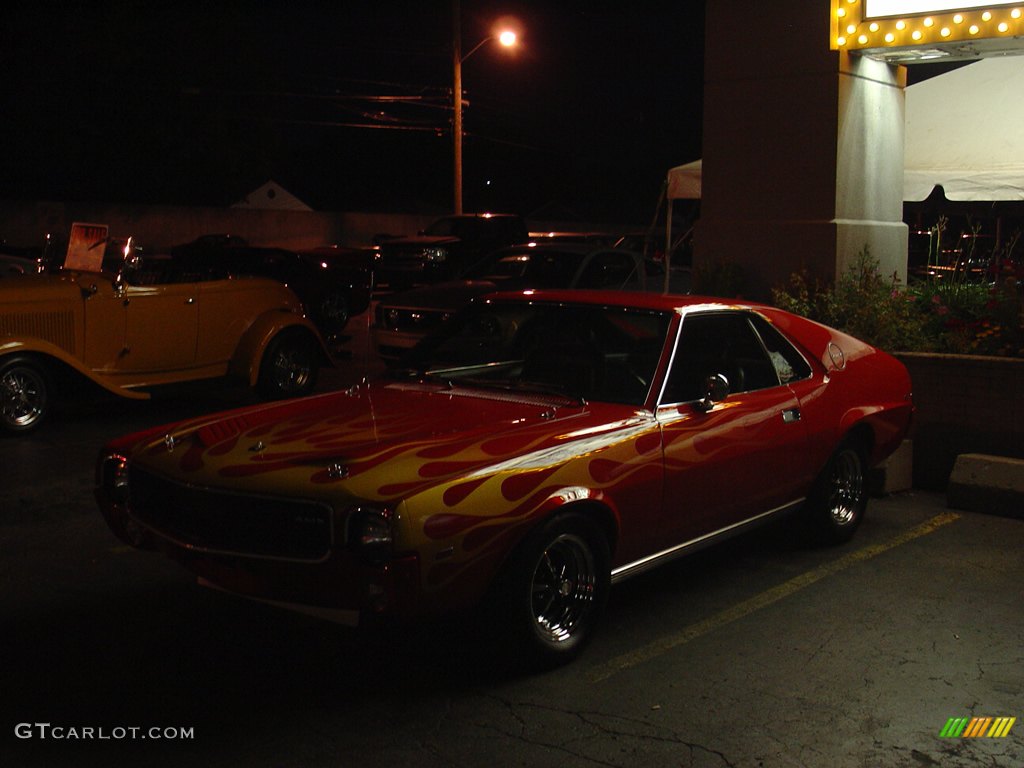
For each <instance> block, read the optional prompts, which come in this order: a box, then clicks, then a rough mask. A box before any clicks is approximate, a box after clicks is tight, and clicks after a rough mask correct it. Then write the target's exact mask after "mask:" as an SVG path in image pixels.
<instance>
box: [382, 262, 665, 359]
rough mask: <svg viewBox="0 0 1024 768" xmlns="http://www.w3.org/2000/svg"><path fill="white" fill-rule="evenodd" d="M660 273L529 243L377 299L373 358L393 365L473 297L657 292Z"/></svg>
mask: <svg viewBox="0 0 1024 768" xmlns="http://www.w3.org/2000/svg"><path fill="white" fill-rule="evenodd" d="M662 283H663V279H662V277H661V268H660V266H658V265H657V264H654V263H653V262H650V261H646V260H644V259H643V258H641V257H640V255H639V254H636V253H633V252H631V251H626V250H621V249H612V248H607V247H605V248H601V247H599V248H596V249H595V248H594V246H592V245H589V244H586V243H540V244H538V243H529V244H527V245H516V246H512V247H510V248H503V249H501V250H499V251H495V252H493V253H491V254H489V255H488V256H485V257H484V258H483V259H481V260H480V261H479V262H477V263H476V264H474V265H473V266H472V267H470V268H469V269H467V270H466V271H465V272H464V273H463V274H462V275H461V278H460V279H459V280H449V281H445V282H442V283H437V284H436V285H428V286H423V287H420V288H412V289H410V290H407V291H401V292H399V293H394V294H391V295H390V296H385V297H383V298H381V299H380V300H379V301H378V302H377V305H376V307H375V309H374V324H373V329H372V332H373V338H374V344H375V346H376V348H377V353H378V354H379V355H380V356H381V357H383V358H384V359H385V360H390V361H394V360H397V359H398V358H399V357H400V356H401V355H402V354H403V353H405V352H406V351H408V350H409V349H411V348H412V347H413V346H415V345H416V343H417V342H418V341H419V340H420V339H422V338H423V337H424V336H426V335H427V334H428V333H430V332H431V331H433V330H435V329H436V328H437V327H438V326H440V325H441V323H443V322H445V321H446V320H447V319H448V318H450V317H451V316H452V315H453V314H454V313H455V312H456V311H458V310H459V309H461V308H462V307H464V306H465V305H466V304H467V303H469V300H470V299H472V298H474V297H475V296H481V295H483V294H485V293H490V292H491V291H494V290H499V289H500V290H517V289H522V288H606V289H617V290H648V289H650V290H661V288H662Z"/></svg>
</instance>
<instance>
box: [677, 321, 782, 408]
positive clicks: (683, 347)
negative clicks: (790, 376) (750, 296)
mask: <svg viewBox="0 0 1024 768" xmlns="http://www.w3.org/2000/svg"><path fill="white" fill-rule="evenodd" d="M715 374H721V375H722V376H724V377H725V378H726V379H727V380H728V381H729V392H730V393H735V392H751V391H754V390H758V389H767V388H768V387H777V386H779V382H780V380H779V376H778V374H777V373H776V368H775V366H774V365H773V364H772V362H771V359H770V358H769V356H768V352H767V351H766V350H765V348H764V345H763V344H762V343H761V339H760V338H759V337H758V335H757V334H756V333H755V332H754V329H753V327H751V325H750V320H749V319H748V317H747V315H746V314H745V313H739V312H718V313H708V314H697V315H690V316H688V317H686V318H684V320H683V327H682V331H681V332H680V334H679V341H678V343H677V345H676V353H675V358H674V359H673V362H672V370H671V371H670V372H669V375H668V381H667V382H666V384H665V394H664V396H663V397H662V402H664V403H685V402H690V401H693V400H699V399H700V398H702V397H704V395H705V394H706V387H707V380H708V378H709V377H711V376H714V375H715Z"/></svg>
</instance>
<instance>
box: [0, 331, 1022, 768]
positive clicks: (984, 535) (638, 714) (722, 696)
mask: <svg viewBox="0 0 1024 768" xmlns="http://www.w3.org/2000/svg"><path fill="white" fill-rule="evenodd" d="M354 343H355V344H356V345H357V346H358V348H354V349H353V350H352V354H351V357H350V358H349V359H347V360H345V361H343V363H342V365H341V366H339V368H338V369H336V370H334V371H331V372H329V373H328V374H327V375H326V376H325V377H324V379H323V380H322V382H321V387H322V388H329V387H337V386H344V385H346V384H347V383H348V382H349V381H350V379H353V378H355V379H358V378H359V377H360V376H361V375H363V373H366V372H372V369H373V368H374V363H373V361H372V360H369V359H366V358H364V354H365V350H366V348H365V346H361V342H360V341H354ZM236 397H238V393H237V392H232V391H230V390H226V389H216V388H214V389H212V390H196V389H188V388H186V389H185V390H183V391H179V392H175V393H170V394H167V395H164V396H162V397H161V398H160V399H158V401H156V402H151V403H134V402H133V403H121V402H119V401H113V402H104V403H98V404H96V405H95V406H90V407H89V408H88V409H82V410H80V411H76V412H74V413H69V414H64V416H65V418H64V419H63V420H61V421H59V422H55V423H52V424H50V425H48V427H47V428H46V429H45V430H43V431H41V432H40V433H38V434H36V435H32V436H29V437H26V438H23V439H17V440H4V441H2V442H0V459H2V460H0V466H2V467H3V468H4V472H5V474H6V477H5V482H4V483H3V485H2V488H0V542H2V551H3V557H2V558H0V583H2V585H3V588H2V590H0V615H2V616H3V632H2V633H0V652H2V659H3V665H2V668H0V691H2V694H0V702H2V703H0V711H2V717H0V727H2V728H3V730H4V735H3V738H2V739H0V744H2V747H0V764H3V765H5V766H7V765H11V766H91V765H97V766H98V765H112V764H113V765H147V766H180V765H183V764H192V765H197V766H207V765H209V766H235V765H237V766H296V767H299V766H328V765H330V766H360V768H363V767H364V766H369V767H372V766H398V765H402V766H425V767H428V768H432V767H433V766H437V767H438V768H440V767H441V766H480V765H490V766H749V767H751V768H762V767H766V768H767V767H770V766H915V767H917V766H943V767H944V768H945V767H946V766H976V765H985V766H1016V765H1021V764H1022V763H1024V724H1022V723H1021V722H1016V723H1015V724H1013V725H1012V726H1010V728H1009V731H1008V732H1007V733H1006V734H1005V735H992V736H989V735H981V736H978V737H967V736H964V735H960V736H949V735H945V736H944V735H940V734H941V732H942V731H943V729H944V728H945V727H946V726H947V724H948V723H949V722H950V720H951V719H953V718H983V717H989V718H993V721H992V722H993V723H994V722H995V719H996V718H1014V717H1016V718H1019V719H1022V720H1024V664H1022V662H1024V658H1022V657H1024V650H1022V643H1021V636H1022V635H1021V628H1022V622H1021V618H1020V616H1021V613H1020V612H1021V606H1022V605H1024V564H1022V560H1021V556H1020V553H1021V551H1022V550H1024V521H1022V520H1019V519H1008V518H1000V517H994V516H990V515H984V514H974V513H965V512H957V511H954V510H950V509H948V508H947V507H946V504H945V498H944V497H943V496H941V495H936V494H928V493H919V492H906V493H900V494H896V495H892V496H888V497H885V498H878V499H874V500H873V501H872V503H871V505H870V507H869V513H868V518H867V519H866V521H865V523H864V525H863V526H862V528H861V530H860V531H859V533H858V536H857V537H856V538H855V539H854V540H853V541H852V542H851V543H849V544H848V545H844V546H842V547H839V548H833V549H807V548H803V547H802V546H800V545H797V544H795V543H794V541H793V538H792V537H791V536H790V530H789V529H788V528H787V527H786V526H785V525H783V524H779V525H776V526H773V527H771V528H767V529H763V530H761V531H758V532H755V533H752V534H749V535H747V536H744V537H742V538H739V539H735V540H733V541H731V542H727V543H726V544H724V545H721V546H719V547H716V548H714V549H710V550H706V551H704V552H702V553H700V554H698V555H695V556H693V557H691V558H689V559H687V560H684V561H680V562H677V563H675V564H672V565H670V566H667V567H665V568H662V569H661V570H658V571H654V572H651V573H648V574H645V575H643V576H640V577H637V578H635V579H633V580H631V581H628V582H626V583H624V584H622V585H620V586H618V587H616V588H615V589H614V590H613V593H612V599H611V604H610V606H609V610H608V613H607V615H606V620H605V624H604V626H603V627H602V630H601V632H600V633H599V634H598V636H597V637H596V638H595V640H594V642H593V643H592V645H591V646H590V647H589V648H588V649H587V650H586V652H585V654H584V655H583V656H582V657H581V658H580V659H578V660H577V662H575V663H574V664H572V665H570V666H567V667H564V668H562V669H558V670H555V671H552V672H548V673H545V674H539V675H522V674H513V673H509V672H508V671H507V670H506V669H504V668H503V666H502V665H501V664H498V663H496V662H497V661H498V660H496V659H495V658H494V657H493V652H492V650H491V649H490V648H488V647H486V646H484V645H482V644H480V643H479V642H477V635H476V633H475V631H474V629H475V628H474V626H473V623H472V619H471V618H462V619H452V620H448V621H444V622H437V623H435V624H430V625H426V626H422V627H417V628H415V629H413V630H406V631H402V632H382V633H375V634H372V635H364V634H361V633H358V632H353V631H351V630H347V629H343V628H339V627H335V626H333V625H328V624H324V623H321V622H319V621H317V620H314V619H310V618H306V617H302V616H298V615H294V614H291V613H284V612H279V611H277V610H275V609H272V608H268V607H265V606H261V605H258V604H254V603H250V602H246V601H243V600H240V599H237V598H234V597H232V596H230V595H224V594H220V593H215V592H211V591H208V590H203V589H202V588H200V587H198V586H196V585H195V583H194V582H193V581H192V580H191V579H190V578H189V576H188V574H186V573H185V572H183V571H181V570H180V569H179V568H177V567H176V566H175V565H174V564H172V563H170V562H169V561H165V560H163V559H161V558H159V557H155V556H153V555H151V554H148V553H142V552H136V551H134V550H131V549H129V548H126V547H124V546H122V545H121V544H120V542H119V541H117V540H116V539H114V537H113V536H112V534H110V533H109V531H108V530H107V528H106V526H105V525H104V523H103V521H102V520H101V519H100V516H99V514H98V512H97V511H96V508H95V504H94V503H93V501H92V498H91V487H92V472H93V467H92V462H93V460H94V457H95V454H96V451H97V449H98V447H99V445H100V444H101V443H102V442H103V440H105V439H106V438H107V437H110V436H112V435H116V434H121V433H123V432H127V431H130V430H132V429H138V428H141V427H144V426H147V425H149V424H156V423H160V422H162V421H166V420H168V419H173V418H178V417H181V416H184V415H188V414H189V413H192V412H198V411H203V410H211V409H214V408H219V407H227V406H228V405H230V404H233V399H234V398H236ZM1003 722H1008V721H1003ZM990 731H991V728H988V730H987V731H985V734H987V733H988V732H990Z"/></svg>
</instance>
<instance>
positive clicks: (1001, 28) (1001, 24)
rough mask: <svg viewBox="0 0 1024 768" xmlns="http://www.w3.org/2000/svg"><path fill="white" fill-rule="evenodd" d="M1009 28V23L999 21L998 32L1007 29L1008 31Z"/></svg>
mask: <svg viewBox="0 0 1024 768" xmlns="http://www.w3.org/2000/svg"><path fill="white" fill-rule="evenodd" d="M1009 29H1010V25H1009V24H1007V23H1006V22H1005V21H1002V22H1000V23H999V31H1000V32H1007V31H1009Z"/></svg>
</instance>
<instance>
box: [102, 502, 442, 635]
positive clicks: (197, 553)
mask: <svg viewBox="0 0 1024 768" xmlns="http://www.w3.org/2000/svg"><path fill="white" fill-rule="evenodd" d="M96 499H97V502H98V503H99V506H100V510H101V512H102V514H103V517H104V519H105V520H106V522H107V525H108V526H109V527H110V528H111V530H112V531H113V532H114V534H115V535H116V536H118V538H120V539H121V540H122V541H124V542H126V543H128V544H129V545H131V546H133V547H136V548H139V549H150V550H158V551H160V552H163V553H164V554H165V555H167V556H168V557H170V558H171V559H173V560H176V561H177V562H179V563H181V564H182V565H183V566H184V567H185V568H187V569H188V570H189V571H191V572H192V573H193V574H195V576H196V577H197V578H198V580H199V583H200V584H202V585H204V586H208V587H214V588H217V589H220V590H223V591H225V592H231V593H233V594H237V595H240V596H242V597H247V598H250V599H253V600H258V601H260V602H264V603H268V604H271V605H275V606H278V607H281V608H287V609H289V610H295V611H299V612H302V613H306V614H310V615H314V616H319V617H320V618H324V619H328V620H331V621H335V622H339V623H342V624H346V625H352V626H354V625H359V624H367V623H381V622H403V621H406V620H411V619H414V618H416V617H418V616H420V615H423V614H424V613H428V612H431V611H432V610H437V609H438V607H437V606H432V605H430V602H431V601H428V600H424V599H423V596H422V594H421V589H420V584H421V575H420V564H419V558H418V556H416V555H415V554H408V555H405V556H399V557H393V558H391V559H389V560H386V561H384V562H381V563H374V562H368V561H366V560H364V558H362V557H361V556H360V554H359V553H357V552H354V551H352V550H351V549H349V548H348V547H347V545H346V543H345V541H344V533H343V532H344V530H345V520H344V519H343V518H344V517H345V513H339V512H333V513H332V514H333V515H334V520H333V525H332V526H331V527H332V535H331V538H330V542H329V546H328V547H327V549H326V550H325V551H324V552H322V553H317V554H316V557H315V559H310V558H308V557H305V556H299V557H295V556H288V555H285V556H282V555H280V554H279V553H272V554H267V553H252V552H250V553H239V552H229V551H224V550H217V549H211V548H210V547H209V546H207V545H206V543H204V542H199V541H197V540H196V537H195V536H192V535H191V534H189V533H185V532H183V531H181V530H171V528H170V527H169V526H167V525H165V524H163V523H161V522H159V521H157V520H154V519H153V518H152V517H149V518H147V519H145V520H144V519H142V516H139V515H135V514H132V513H131V512H130V511H129V509H128V507H127V505H126V504H123V503H118V502H117V501H115V500H114V499H112V498H111V497H110V495H109V494H108V493H107V492H106V490H105V489H104V488H103V487H102V486H100V487H98V488H97V490H96Z"/></svg>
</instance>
